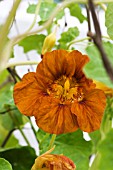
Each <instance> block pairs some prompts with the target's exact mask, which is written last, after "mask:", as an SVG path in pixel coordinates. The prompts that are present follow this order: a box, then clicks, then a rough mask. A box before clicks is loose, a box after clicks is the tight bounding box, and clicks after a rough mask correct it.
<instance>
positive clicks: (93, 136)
mask: <svg viewBox="0 0 113 170" xmlns="http://www.w3.org/2000/svg"><path fill="white" fill-rule="evenodd" d="M89 136H90V138H91V142H92V144H93V148H92V153H96V152H97V145H98V142H99V141H100V139H101V134H100V131H99V130H96V131H94V132H91V133H89Z"/></svg>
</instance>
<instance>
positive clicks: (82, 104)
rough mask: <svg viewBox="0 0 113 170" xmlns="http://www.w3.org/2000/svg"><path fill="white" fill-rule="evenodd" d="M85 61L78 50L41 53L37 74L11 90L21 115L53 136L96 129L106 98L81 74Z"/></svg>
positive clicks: (86, 60) (29, 75) (30, 75)
mask: <svg viewBox="0 0 113 170" xmlns="http://www.w3.org/2000/svg"><path fill="white" fill-rule="evenodd" d="M88 61H89V58H88V56H86V55H82V54H81V53H80V52H79V51H77V50H74V51H72V52H67V51H65V50H54V51H52V52H47V53H46V54H44V56H43V60H42V61H41V62H40V64H39V65H38V66H37V70H36V73H35V72H31V73H27V74H26V75H24V77H23V78H22V81H21V82H19V83H17V84H16V85H15V87H14V101H15V104H16V105H17V107H18V109H19V110H20V112H21V113H23V114H25V115H27V116H35V118H36V123H37V125H38V126H39V127H40V128H41V129H43V130H44V131H46V132H48V133H52V134H62V133H68V132H74V131H76V130H77V129H78V128H80V129H81V130H83V131H85V132H92V131H94V130H97V129H99V127H100V123H101V120H102V116H103V112H104V109H105V106H106V97H105V94H104V92H103V91H102V90H100V89H96V88H95V84H94V83H93V81H92V80H90V79H88V78H86V76H85V75H84V73H83V71H82V69H83V66H84V65H85V64H86V63H87V62H88Z"/></svg>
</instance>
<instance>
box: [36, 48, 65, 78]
mask: <svg viewBox="0 0 113 170" xmlns="http://www.w3.org/2000/svg"><path fill="white" fill-rule="evenodd" d="M67 55H68V52H67V51H65V50H54V51H52V52H47V53H46V54H45V55H44V56H43V60H42V61H41V62H42V65H41V67H40V68H39V66H38V67H37V73H38V72H40V69H42V68H43V72H42V71H41V72H40V73H41V74H43V76H44V78H45V79H48V80H49V81H50V80H52V81H53V80H55V79H57V78H58V77H60V76H61V75H63V74H64V73H65V68H66V65H67V62H66V56H67Z"/></svg>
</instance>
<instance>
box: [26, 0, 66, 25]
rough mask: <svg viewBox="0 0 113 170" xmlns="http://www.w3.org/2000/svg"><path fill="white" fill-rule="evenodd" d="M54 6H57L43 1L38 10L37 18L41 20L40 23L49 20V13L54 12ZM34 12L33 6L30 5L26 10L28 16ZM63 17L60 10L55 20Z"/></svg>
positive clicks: (34, 7)
mask: <svg viewBox="0 0 113 170" xmlns="http://www.w3.org/2000/svg"><path fill="white" fill-rule="evenodd" d="M56 6H57V4H56V3H54V2H50V1H45V2H42V3H41V6H40V10H39V16H40V18H41V22H45V21H47V20H48V19H49V17H50V16H51V13H52V12H53V11H54V9H55V8H56ZM35 10H36V5H35V4H30V5H29V7H28V8H27V12H28V13H30V14H34V13H35ZM63 15H64V11H63V10H61V11H60V12H59V13H58V14H57V16H56V17H55V18H56V19H57V20H58V19H60V18H62V17H63Z"/></svg>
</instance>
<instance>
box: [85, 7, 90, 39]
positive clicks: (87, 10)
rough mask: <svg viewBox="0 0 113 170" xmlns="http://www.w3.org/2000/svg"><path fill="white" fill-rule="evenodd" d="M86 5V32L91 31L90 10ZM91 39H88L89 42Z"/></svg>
mask: <svg viewBox="0 0 113 170" xmlns="http://www.w3.org/2000/svg"><path fill="white" fill-rule="evenodd" d="M85 7H86V13H87V19H88V32H91V18H90V12H89V7H88V5H85ZM90 41H91V38H90V39H89V42H90Z"/></svg>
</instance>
